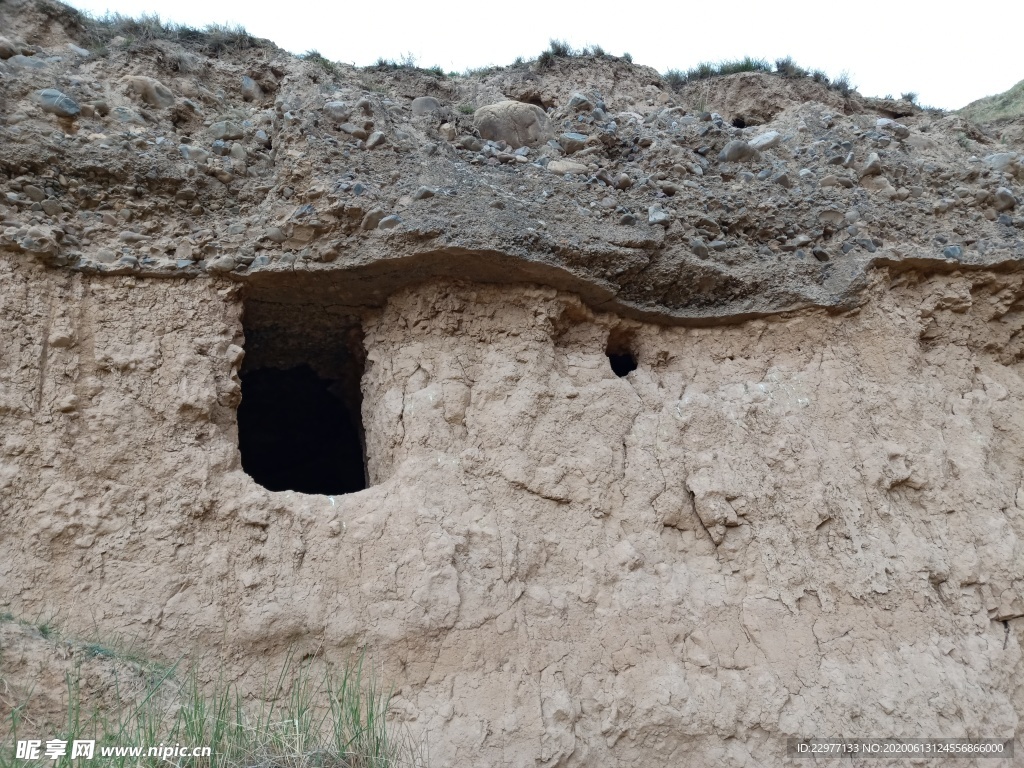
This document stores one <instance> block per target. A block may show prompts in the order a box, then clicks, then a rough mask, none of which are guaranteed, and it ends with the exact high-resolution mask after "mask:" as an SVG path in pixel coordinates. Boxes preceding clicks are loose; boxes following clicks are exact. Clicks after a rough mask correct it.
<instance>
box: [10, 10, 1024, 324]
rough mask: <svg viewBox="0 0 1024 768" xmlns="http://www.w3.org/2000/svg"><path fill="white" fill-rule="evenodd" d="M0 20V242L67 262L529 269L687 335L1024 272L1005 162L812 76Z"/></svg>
mask: <svg viewBox="0 0 1024 768" xmlns="http://www.w3.org/2000/svg"><path fill="white" fill-rule="evenodd" d="M0 13H2V14H4V19H3V21H4V26H3V29H5V30H6V33H5V34H7V35H8V38H5V40H4V41H3V42H2V43H0V57H2V58H3V61H2V62H0V75H2V78H3V79H2V81H0V103H2V104H3V110H2V114H3V117H2V120H0V139H2V142H3V152H2V154H0V170H2V172H3V173H4V175H5V177H6V178H2V180H0V184H3V186H4V190H3V192H4V198H3V199H2V202H0V216H2V224H3V234H2V236H0V248H2V249H3V250H5V251H9V252H14V253H18V254H23V255H25V256H26V257H35V258H39V259H41V260H43V261H45V262H46V263H48V264H52V265H55V266H59V267H62V268H66V269H72V270H78V271H87V272H98V273H102V274H138V275H153V276H158V275H160V276H195V275H198V274H202V273H204V272H213V273H217V274H223V275H226V276H228V277H229V278H231V279H234V280H237V281H240V282H243V283H246V284H248V285H251V286H252V287H253V288H254V289H256V290H260V289H261V288H262V287H264V286H276V288H275V289H276V290H281V289H283V288H284V286H286V285H288V284H291V283H294V284H295V285H296V286H297V288H298V289H301V291H302V292H303V293H305V294H308V292H309V291H319V290H322V291H325V292H328V293H331V294H332V295H331V296H330V297H329V299H330V300H331V301H336V302H343V303H350V304H353V305H356V306H379V305H380V303H381V301H382V297H383V296H385V295H387V293H389V292H390V291H393V290H396V289H398V288H400V287H402V286H404V285H407V284H411V283H413V282H415V281H418V280H422V279H424V278H428V277H432V276H442V275H447V276H457V277H469V278H473V279H476V280H486V281H509V280H527V281H534V282H543V283H547V284H550V285H553V286H556V287H559V288H564V289H571V290H573V291H574V292H577V293H579V294H580V295H581V296H583V297H584V298H585V300H586V301H587V302H588V303H589V304H590V305H591V306H594V307H596V308H602V309H614V310H615V311H617V312H620V313H623V314H628V315H632V316H635V317H647V318H650V319H656V320H658V321H659V322H685V321H694V320H699V321H707V320H710V319H714V318H741V317H751V316H755V315H758V314H763V313H768V312H777V311H780V310H785V309H793V308H797V307H809V306H820V307H836V308H848V307H851V306H854V305H856V303H857V302H858V300H859V299H858V296H859V293H860V291H861V290H862V288H863V286H864V285H865V280H864V276H865V274H866V271H867V270H868V269H870V268H871V267H872V266H874V265H879V264H885V265H893V266H896V267H901V266H922V265H927V266H928V268H930V269H945V270H954V269H970V268H977V267H981V266H984V267H992V268H996V269H1016V268H1017V267H1018V266H1019V265H1020V263H1021V260H1022V259H1024V240H1022V229H1024V218H1022V216H1021V213H1020V211H1019V209H1018V203H1019V201H1020V200H1021V197H1022V193H1021V187H1020V184H1021V182H1022V180H1024V164H1022V160H1021V157H1020V156H1019V155H1018V154H1016V153H1015V152H1013V151H1003V150H1004V149H1006V148H1004V147H1001V146H999V145H997V144H996V143H995V142H994V140H993V139H991V138H990V137H988V136H987V135H986V134H985V133H984V132H983V131H981V130H979V129H978V128H976V127H975V126H973V125H972V124H971V123H969V122H967V121H965V120H964V119H962V118H960V117H956V116H950V115H943V114H941V113H936V112H922V111H921V110H919V109H917V108H915V107H913V105H910V104H908V103H906V102H892V101H884V100H866V99H862V98H860V97H859V96H856V95H853V96H851V97H843V96H841V95H839V94H838V93H836V92H833V91H830V90H828V89H827V88H826V87H825V86H824V85H821V84H818V83H815V82H813V81H812V80H810V79H808V78H803V79H786V78H782V77H779V76H776V75H767V74H763V73H745V74H740V75H733V76H729V77H725V78H719V79H716V80H713V81H706V82H698V83H692V84H689V85H687V86H685V87H684V88H683V89H682V90H681V91H680V92H675V91H673V90H671V89H670V88H669V87H668V86H667V85H666V84H665V83H664V82H662V80H661V78H659V76H658V75H657V73H655V72H654V71H653V70H650V69H649V68H645V67H640V66H635V65H633V64H631V63H629V62H627V61H625V60H621V59H615V58H612V57H595V56H586V57H577V58H555V59H554V60H553V62H551V63H550V64H549V65H548V66H546V67H542V66H540V65H539V64H538V63H536V62H534V63H530V64H522V65H516V66H513V67H510V68H506V69H499V70H493V71H486V72H482V73H478V74H476V75H473V76H467V77H443V76H438V75H437V74H435V73H432V72H429V71H421V70H413V69H401V68H397V69H396V68H378V69H376V70H374V69H370V70H360V69H354V68H351V67H347V66H344V65H336V64H332V63H330V62H326V61H325V60H323V59H321V58H318V57H310V58H308V59H306V60H300V59H296V58H294V57H292V56H290V55H288V54H286V53H284V52H283V51H280V50H279V49H276V48H275V47H273V46H272V44H270V43H269V42H267V41H255V40H253V39H251V38H248V37H245V36H240V35H235V36H234V37H232V36H227V37H225V38H223V39H222V38H217V39H216V40H215V41H214V42H212V43H211V41H210V39H209V37H208V36H207V37H204V36H202V35H196V36H193V37H189V36H187V35H182V34H180V33H177V34H176V35H171V34H170V33H167V32H158V31H154V29H150V30H149V33H148V34H142V33H141V32H139V31H138V30H136V33H137V34H140V38H138V39H129V38H128V37H125V36H122V35H118V36H116V37H113V38H110V35H112V34H113V33H114V32H116V31H117V30H109V29H108V30H106V38H104V37H103V36H102V35H100V32H102V31H103V30H100V32H98V31H97V29H98V28H97V27H96V25H95V24H91V23H89V22H86V21H85V20H83V19H81V18H80V17H78V16H77V15H76V14H75V13H74V12H72V11H70V10H69V9H67V8H65V7H63V6H60V5H57V4H52V3H48V2H44V3H31V4H30V3H27V2H21V3H17V2H15V3H6V4H5V5H4V6H3V8H0ZM145 29H146V28H143V31H145ZM147 36H148V37H150V38H151V39H144V38H145V37H147ZM162 37H163V38H167V37H170V38H172V39H162ZM193 38H194V39H193ZM89 44H92V45H93V50H88V49H87V48H85V47H83V46H86V45H89ZM739 125H742V126H745V127H742V128H741V127H735V126H739ZM327 276H330V279H325V278H327Z"/></svg>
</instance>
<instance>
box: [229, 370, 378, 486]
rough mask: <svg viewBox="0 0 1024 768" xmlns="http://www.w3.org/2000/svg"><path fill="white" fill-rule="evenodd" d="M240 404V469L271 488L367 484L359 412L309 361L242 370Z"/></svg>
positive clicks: (333, 383) (334, 383) (334, 384)
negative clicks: (354, 414)
mask: <svg viewBox="0 0 1024 768" xmlns="http://www.w3.org/2000/svg"><path fill="white" fill-rule="evenodd" d="M241 379H242V403H241V405H240V406H239V407H238V448H239V450H240V451H241V454H242V469H244V470H245V471H246V472H247V473H248V474H249V476H250V477H252V479H253V480H255V481H256V482H257V483H259V484H260V485H262V486H263V487H264V488H266V489H267V490H269V491H298V492H300V493H318V494H335V495H341V494H344V493H354V492H356V491H361V490H363V489H364V488H366V472H365V468H364V466H363V444H362V437H361V435H360V430H359V427H358V415H357V416H356V418H353V414H351V413H350V412H349V410H348V408H346V406H345V402H344V400H343V398H341V397H339V395H338V394H337V392H336V389H335V387H336V384H337V382H334V381H331V380H329V379H324V378H321V377H320V376H318V375H317V374H316V372H315V371H314V370H313V369H312V368H310V367H309V366H308V365H300V366H297V367H295V368H288V369H286V370H281V369H277V368H257V369H255V370H250V371H248V372H244V373H242V375H241Z"/></svg>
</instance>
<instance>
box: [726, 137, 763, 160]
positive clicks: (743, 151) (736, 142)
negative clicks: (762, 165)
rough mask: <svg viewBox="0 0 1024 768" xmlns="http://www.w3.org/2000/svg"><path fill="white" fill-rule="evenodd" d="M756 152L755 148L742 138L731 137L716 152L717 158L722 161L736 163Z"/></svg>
mask: <svg viewBox="0 0 1024 768" xmlns="http://www.w3.org/2000/svg"><path fill="white" fill-rule="evenodd" d="M756 154H757V150H756V149H754V148H753V147H751V146H750V145H749V144H748V143H747V142H745V141H743V140H742V139H733V140H732V141H730V142H729V143H728V144H726V145H725V146H724V147H722V151H721V152H719V153H718V160H719V162H722V163H738V162H740V161H741V160H746V159H748V158H751V157H753V156H754V155H756Z"/></svg>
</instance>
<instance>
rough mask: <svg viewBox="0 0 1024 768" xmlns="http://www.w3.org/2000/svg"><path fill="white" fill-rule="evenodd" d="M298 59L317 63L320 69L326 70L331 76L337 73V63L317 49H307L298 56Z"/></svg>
mask: <svg viewBox="0 0 1024 768" xmlns="http://www.w3.org/2000/svg"><path fill="white" fill-rule="evenodd" d="M299 58H300V59H303V60H305V61H309V62H312V63H313V64H317V65H318V66H319V67H320V69H322V70H323V71H324V72H326V73H327V74H328V75H330V76H331V77H335V76H336V75H337V74H338V65H337V64H335V63H334V62H333V61H331V60H330V59H328V58H327V57H326V56H324V55H322V54H321V53H320V51H318V50H315V49H313V50H309V51H306V52H305V53H304V54H302V55H301V56H299Z"/></svg>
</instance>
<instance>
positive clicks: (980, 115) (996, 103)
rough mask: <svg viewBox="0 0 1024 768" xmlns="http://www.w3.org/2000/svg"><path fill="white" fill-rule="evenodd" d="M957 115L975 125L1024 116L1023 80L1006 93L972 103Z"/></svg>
mask: <svg viewBox="0 0 1024 768" xmlns="http://www.w3.org/2000/svg"><path fill="white" fill-rule="evenodd" d="M959 114H960V115H962V116H963V117H966V118H968V119H969V120H974V121H975V122H977V123H990V122H994V121H996V120H1009V119H1011V118H1014V117H1020V116H1021V115H1024V80H1021V81H1020V82H1019V83H1017V84H1016V85H1015V86H1013V87H1012V88H1010V90H1008V91H1005V92H1003V93H997V94H996V95H994V96H986V97H985V98H983V99H978V100H977V101H972V102H971V103H970V104H968V105H967V106H966V107H964V108H963V109H961V110H960V111H959Z"/></svg>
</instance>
